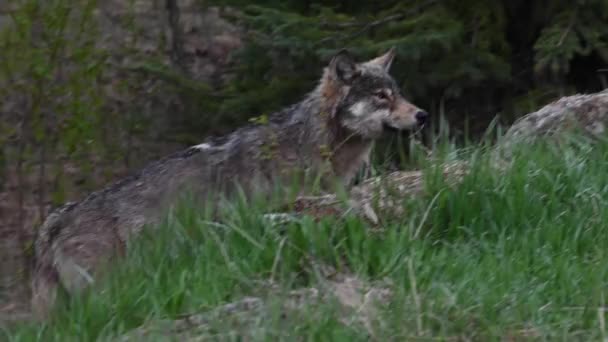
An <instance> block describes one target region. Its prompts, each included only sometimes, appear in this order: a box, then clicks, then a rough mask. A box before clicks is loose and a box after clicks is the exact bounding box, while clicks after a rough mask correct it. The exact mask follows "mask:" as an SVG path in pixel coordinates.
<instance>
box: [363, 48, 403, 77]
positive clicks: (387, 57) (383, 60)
mask: <svg viewBox="0 0 608 342" xmlns="http://www.w3.org/2000/svg"><path fill="white" fill-rule="evenodd" d="M396 54H397V51H396V50H395V47H394V46H393V47H391V48H390V49H389V50H388V51H387V52H386V53H385V54H383V55H382V56H378V57H376V58H374V59H372V60H370V61H369V62H367V64H375V65H379V66H380V67H382V68H383V69H384V70H386V71H389V69H390V68H391V65H392V64H393V60H394V59H395V55H396Z"/></svg>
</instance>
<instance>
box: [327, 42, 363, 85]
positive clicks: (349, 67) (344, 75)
mask: <svg viewBox="0 0 608 342" xmlns="http://www.w3.org/2000/svg"><path fill="white" fill-rule="evenodd" d="M329 71H330V73H331V75H332V77H333V78H334V79H337V80H339V81H341V82H343V83H345V84H350V83H351V82H352V81H353V80H354V79H355V78H357V76H359V74H360V73H361V72H360V70H359V68H358V67H357V63H355V60H354V58H353V57H352V55H351V54H350V53H349V52H348V51H346V50H345V49H342V50H340V51H339V52H338V53H337V54H336V55H334V57H333V58H332V59H331V62H329Z"/></svg>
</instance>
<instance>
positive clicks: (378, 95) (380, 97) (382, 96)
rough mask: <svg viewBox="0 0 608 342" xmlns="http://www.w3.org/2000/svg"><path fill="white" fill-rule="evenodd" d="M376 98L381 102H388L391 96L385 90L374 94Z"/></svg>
mask: <svg viewBox="0 0 608 342" xmlns="http://www.w3.org/2000/svg"><path fill="white" fill-rule="evenodd" d="M374 96H375V97H376V98H377V99H378V100H380V101H388V100H389V99H390V97H389V95H388V94H387V93H386V92H385V91H384V90H378V91H377V92H375V93H374Z"/></svg>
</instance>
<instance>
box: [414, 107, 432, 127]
mask: <svg viewBox="0 0 608 342" xmlns="http://www.w3.org/2000/svg"><path fill="white" fill-rule="evenodd" d="M428 116H429V113H427V112H425V111H423V110H419V111H417V112H416V114H415V115H414V117H415V118H416V121H418V124H419V125H422V124H424V123H425V122H426V119H427V118H428Z"/></svg>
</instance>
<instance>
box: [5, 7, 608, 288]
mask: <svg viewBox="0 0 608 342" xmlns="http://www.w3.org/2000/svg"><path fill="white" fill-rule="evenodd" d="M392 46H394V47H396V49H397V53H398V57H397V59H396V61H395V63H394V65H393V72H392V73H393V75H394V76H395V78H396V79H397V80H398V82H399V83H400V85H401V86H402V88H403V90H404V93H405V95H406V96H407V97H408V98H409V99H410V100H411V101H412V102H413V103H415V104H417V105H418V106H419V107H421V108H425V109H426V110H428V111H429V113H430V114H431V116H432V118H433V122H432V124H431V125H430V126H429V127H427V128H426V130H425V131H424V132H423V133H424V137H423V141H424V142H427V143H428V141H429V137H432V136H434V135H436V134H438V133H439V130H440V129H442V133H445V135H446V136H447V137H449V138H450V139H452V140H453V141H455V142H461V141H463V139H464V138H471V139H475V138H478V137H480V135H481V134H483V133H484V132H485V130H486V129H487V127H488V126H489V125H490V123H497V124H499V125H509V124H510V123H512V122H513V121H514V120H515V119H517V118H518V117H520V116H522V115H523V114H525V113H528V112H531V111H534V110H536V109H538V108H539V107H540V106H542V105H544V104H545V103H547V102H549V101H552V100H554V99H557V98H559V97H560V96H563V95H568V94H573V93H577V92H595V91H599V90H601V89H603V88H605V87H606V85H607V81H608V80H607V77H608V0H576V1H574V0H537V1H523V0H495V1H479V0H477V1H475V0H443V1H441V0H407V1H386V0H383V1H378V0H373V1H312V0H260V1H245V0H217V1H209V0H107V1H101V0H99V1H94V0H46V1H37V0H12V1H11V0H9V1H6V0H0V118H1V121H0V237H2V238H4V240H5V241H7V242H6V244H11V245H16V244H17V245H19V246H21V248H23V249H25V250H26V251H27V250H29V248H30V244H29V243H28V241H29V237H30V236H31V233H32V230H31V229H32V227H34V226H35V225H36V223H38V222H40V221H41V220H42V219H43V218H44V216H45V215H46V214H47V213H48V210H49V208H51V207H53V206H55V205H58V204H60V203H63V202H64V201H67V200H73V199H77V198H79V197H80V196H82V195H83V194H84V193H86V192H88V191H91V190H94V189H97V188H99V187H100V186H102V185H104V184H106V183H107V182H109V181H112V180H115V179H117V178H118V177H120V176H123V175H125V174H126V173H128V172H129V171H130V170H133V169H134V168H138V167H141V166H142V165H143V164H144V163H146V162H148V161H150V160H152V159H155V158H158V157H160V156H162V155H163V154H166V153H169V152H171V151H174V150H176V149H179V148H182V147H184V146H187V145H190V144H196V143H199V142H200V141H202V140H203V139H204V138H205V137H207V136H209V135H211V134H222V133H226V132H227V131H230V130H232V129H234V128H235V127H237V126H239V125H242V124H245V123H247V122H248V121H249V120H251V119H252V118H256V117H260V116H264V115H269V114H270V113H272V112H273V111H275V110H277V109H280V108H281V107H282V106H285V105H288V104H291V103H293V102H295V101H298V100H299V99H300V98H301V97H302V96H303V95H304V94H305V93H306V92H308V91H310V90H311V89H312V88H313V87H314V86H315V83H316V82H317V80H318V78H319V77H320V75H321V68H322V67H323V66H324V65H325V63H327V62H328V61H329V58H330V57H331V56H332V54H334V53H335V52H336V51H337V50H339V49H342V48H348V49H349V50H351V51H352V52H353V53H354V54H355V55H356V56H357V57H358V58H360V59H365V58H371V57H373V56H375V55H377V54H379V53H381V52H384V51H385V50H386V49H388V48H390V47H392ZM441 122H443V124H440V123H441ZM447 128H449V129H447ZM387 139H388V142H385V146H388V147H387V148H388V150H391V151H399V150H400V149H406V148H407V146H406V145H407V139H394V137H389V138H387ZM397 154H399V153H397ZM383 155H390V154H383ZM389 158H392V157H389ZM8 237H11V238H8ZM13 237H14V238H13ZM0 248H2V247H1V246H0ZM6 267H8V266H6ZM0 271H4V270H0ZM7 272H8V271H7ZM0 274H2V273H0ZM6 274H8V273H6ZM0 285H2V284H1V283H0ZM0 290H1V288H0ZM0 293H1V291H0Z"/></svg>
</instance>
